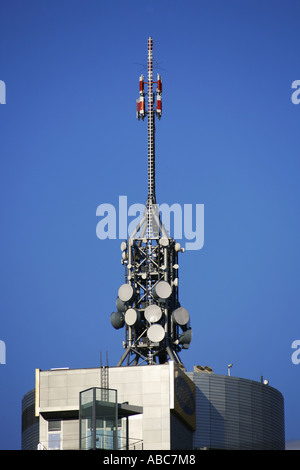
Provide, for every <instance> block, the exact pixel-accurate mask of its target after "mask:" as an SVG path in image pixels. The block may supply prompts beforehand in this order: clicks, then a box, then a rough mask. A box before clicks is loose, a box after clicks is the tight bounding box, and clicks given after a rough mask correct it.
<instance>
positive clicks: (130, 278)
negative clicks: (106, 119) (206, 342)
mask: <svg viewBox="0 0 300 470" xmlns="http://www.w3.org/2000/svg"><path fill="white" fill-rule="evenodd" d="M154 85H156V87H155V90H154ZM145 86H147V92H146V91H145ZM161 96H162V78H161V76H160V75H159V74H157V81H153V40H152V38H151V37H149V39H148V77H147V81H145V80H144V76H143V75H141V76H140V78H139V98H138V99H137V110H136V115H137V118H138V119H139V120H140V119H141V120H144V119H147V120H148V197H147V202H146V205H145V210H144V214H143V217H142V219H141V221H140V223H139V224H138V225H137V227H136V228H135V230H134V232H133V233H132V234H131V236H130V237H129V238H128V240H126V241H123V242H122V243H121V251H122V260H121V261H122V264H123V265H124V266H125V283H124V284H123V285H121V287H120V288H119V291H118V296H117V300H116V307H117V311H116V312H113V313H112V314H111V316H110V320H111V323H112V325H113V327H114V328H116V329H119V328H123V327H124V328H125V340H124V342H123V347H124V349H125V351H124V353H123V355H122V357H121V358H120V360H119V362H118V364H117V365H118V366H121V365H123V364H124V363H126V365H128V366H129V365H140V364H149V365H151V364H156V363H159V364H163V363H165V362H167V361H168V360H171V361H174V362H175V363H177V364H179V365H182V366H183V364H182V362H181V359H180V357H179V354H178V353H179V352H180V351H181V350H182V349H188V347H189V344H190V342H191V339H192V330H191V327H190V316H189V313H188V311H187V310H186V309H185V308H183V307H181V305H180V302H179V296H178V282H179V281H178V279H179V274H178V268H179V267H178V254H179V252H184V249H183V248H181V247H180V244H179V243H177V242H176V241H175V240H174V239H173V238H172V237H170V235H169V234H168V232H167V231H166V229H165V227H164V226H163V224H162V223H161V219H160V215H159V210H158V206H157V203H156V196H155V119H156V117H157V118H158V119H160V118H161V115H162V101H161ZM146 101H147V103H146ZM146 104H147V106H146Z"/></svg>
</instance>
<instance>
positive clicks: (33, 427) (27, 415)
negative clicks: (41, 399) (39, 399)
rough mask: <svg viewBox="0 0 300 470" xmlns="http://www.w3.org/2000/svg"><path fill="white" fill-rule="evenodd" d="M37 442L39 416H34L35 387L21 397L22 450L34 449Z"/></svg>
mask: <svg viewBox="0 0 300 470" xmlns="http://www.w3.org/2000/svg"><path fill="white" fill-rule="evenodd" d="M38 442H39V418H38V417H36V416H35V389H34V390H30V392H28V393H26V395H24V397H23V399H22V450H36V449H37V445H38Z"/></svg>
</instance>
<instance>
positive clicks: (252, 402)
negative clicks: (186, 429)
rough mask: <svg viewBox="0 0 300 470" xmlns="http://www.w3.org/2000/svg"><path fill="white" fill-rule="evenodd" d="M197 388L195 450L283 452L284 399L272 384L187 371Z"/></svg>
mask: <svg viewBox="0 0 300 470" xmlns="http://www.w3.org/2000/svg"><path fill="white" fill-rule="evenodd" d="M187 375H188V376H189V377H190V378H191V379H192V380H193V382H194V383H195V385H196V426H197V427H196V431H195V433H194V448H195V449H200V448H204V447H206V448H210V449H236V450H246V449H258V450H284V448H285V431H284V400H283V396H282V394H281V393H280V392H279V391H278V390H276V389H275V388H273V387H270V386H269V385H263V384H261V383H260V382H256V381H253V380H248V379H242V378H239V377H232V376H226V375H215V374H209V373H205V372H204V373H203V372H202V373H201V372H188V373H187Z"/></svg>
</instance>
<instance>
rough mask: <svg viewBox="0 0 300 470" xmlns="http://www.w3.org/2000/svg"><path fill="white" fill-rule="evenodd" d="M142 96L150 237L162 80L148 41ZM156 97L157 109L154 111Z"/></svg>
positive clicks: (139, 111)
mask: <svg viewBox="0 0 300 470" xmlns="http://www.w3.org/2000/svg"><path fill="white" fill-rule="evenodd" d="M153 84H156V85H157V87H156V91H155V92H154V90H153ZM145 85H147V86H148V93H147V97H148V103H147V104H148V106H147V110H146V109H145ZM139 92H140V96H139V98H138V100H137V118H138V119H142V120H144V118H145V116H147V118H148V199H147V216H148V217H147V218H148V235H149V236H151V234H152V220H153V205H156V196H155V116H157V117H158V118H159V119H160V118H161V114H162V103H161V95H162V79H161V76H160V75H159V74H157V81H155V82H154V81H153V40H152V38H151V37H149V39H148V81H147V82H144V76H143V75H141V76H140V79H139ZM155 97H156V109H154V105H155Z"/></svg>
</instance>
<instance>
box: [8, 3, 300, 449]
mask: <svg viewBox="0 0 300 470" xmlns="http://www.w3.org/2000/svg"><path fill="white" fill-rule="evenodd" d="M0 8H1V14H0V64H1V66H0V80H2V81H4V82H5V84H6V104H5V105H1V107H0V123H1V133H0V135H1V138H0V194H1V245H0V250H1V263H0V286H1V295H0V311H1V324H0V339H1V340H2V341H4V342H5V344H6V364H1V365H0V381H1V387H0V448H1V449H16V448H20V446H21V400H22V396H23V395H24V394H25V393H26V392H27V391H28V390H30V389H32V388H33V387H34V370H35V368H40V369H44V370H45V369H49V368H51V367H70V368H81V367H97V366H98V365H99V361H100V352H101V351H102V355H103V356H104V358H105V355H106V351H107V352H108V357H109V365H111V366H113V365H116V363H117V362H118V360H119V358H120V357H121V355H122V353H123V349H122V341H123V331H116V330H114V329H113V328H112V326H111V324H110V320H109V316H110V313H111V312H112V311H114V310H115V299H116V295H117V292H118V288H119V286H120V285H121V284H122V283H123V280H124V271H123V267H122V265H121V262H120V259H121V251H120V240H99V239H98V238H97V236H96V225H97V222H98V221H99V219H98V218H97V217H96V209H97V207H98V206H99V205H100V204H102V203H111V204H114V205H116V207H117V206H118V198H119V196H120V195H126V196H127V197H128V204H133V203H137V202H138V203H144V202H145V201H146V196H147V129H146V123H145V122H144V123H142V122H138V121H137V120H136V117H135V108H136V105H135V102H136V98H137V97H138V78H139V75H140V74H141V73H143V72H144V69H143V64H146V60H147V39H148V37H149V36H150V35H151V36H152V37H153V40H154V57H155V59H156V60H157V62H158V63H159V67H160V68H159V69H157V71H159V73H161V75H162V77H163V117H162V119H161V121H160V122H158V123H157V126H156V128H157V133H156V137H157V138H156V168H157V179H156V188H157V189H156V196H157V199H158V202H160V203H162V202H164V203H169V204H173V203H175V202H176V203H180V204H185V203H186V204H204V207H205V225H204V236H205V243H204V247H203V248H202V249H201V250H198V251H187V252H186V253H184V254H182V255H181V257H180V300H181V304H182V305H183V306H185V307H186V308H187V309H188V310H189V312H190V316H191V325H192V328H193V341H192V343H191V346H190V349H189V350H188V351H185V352H184V353H183V354H182V355H181V358H182V360H183V362H184V363H185V365H186V367H187V369H189V370H191V369H192V367H193V365H194V364H201V365H209V366H211V367H212V368H213V370H214V371H215V373H218V374H226V373H227V364H229V363H233V368H232V370H231V374H232V375H235V376H239V377H244V378H249V379H253V380H258V381H260V377H261V375H263V376H264V378H266V379H268V380H269V383H270V385H272V386H274V387H275V388H277V389H279V390H280V391H281V392H282V394H283V396H284V399H285V417H286V439H287V440H294V439H299V438H300V429H299V417H300V416H299V415H300V412H299V405H298V396H299V393H298V390H299V374H300V365H296V364H293V362H292V360H291V357H292V353H293V350H292V348H291V344H292V342H293V341H295V340H299V339H300V320H299V307H300V305H299V303H300V302H299V264H300V259H299V258H300V256H299V254H300V253H299V229H300V220H299V201H300V190H299V169H300V165H299V157H300V156H299V148H300V133H299V129H300V105H295V104H293V103H292V101H291V95H292V91H293V90H292V89H291V85H292V82H293V81H294V80H299V79H300V67H299V51H298V48H299V41H300V29H299V13H300V4H299V2H297V1H293V0H288V1H286V0H285V1H283V0H281V1H280V0H274V1H271V0H260V1H255V0H252V1H247V0H245V1H237V0H210V1H209V2H207V1H201V0H197V1H196V0H187V1H185V2H181V1H169V0H164V1H156V0H152V1H151V2H148V3H146V2H138V1H135V0H130V1H128V2H124V1H116V0H113V1H108V0H106V1H99V0H98V1H94V0H88V1H87V2H84V1H83V0H80V1H78V0H72V1H70V0H63V1H61V0H60V1H58V0H52V1H49V0H47V1H46V0H40V1H32V0H26V1H24V0H23V1H21V0H20V1H16V0H2V1H1V7H0Z"/></svg>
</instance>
